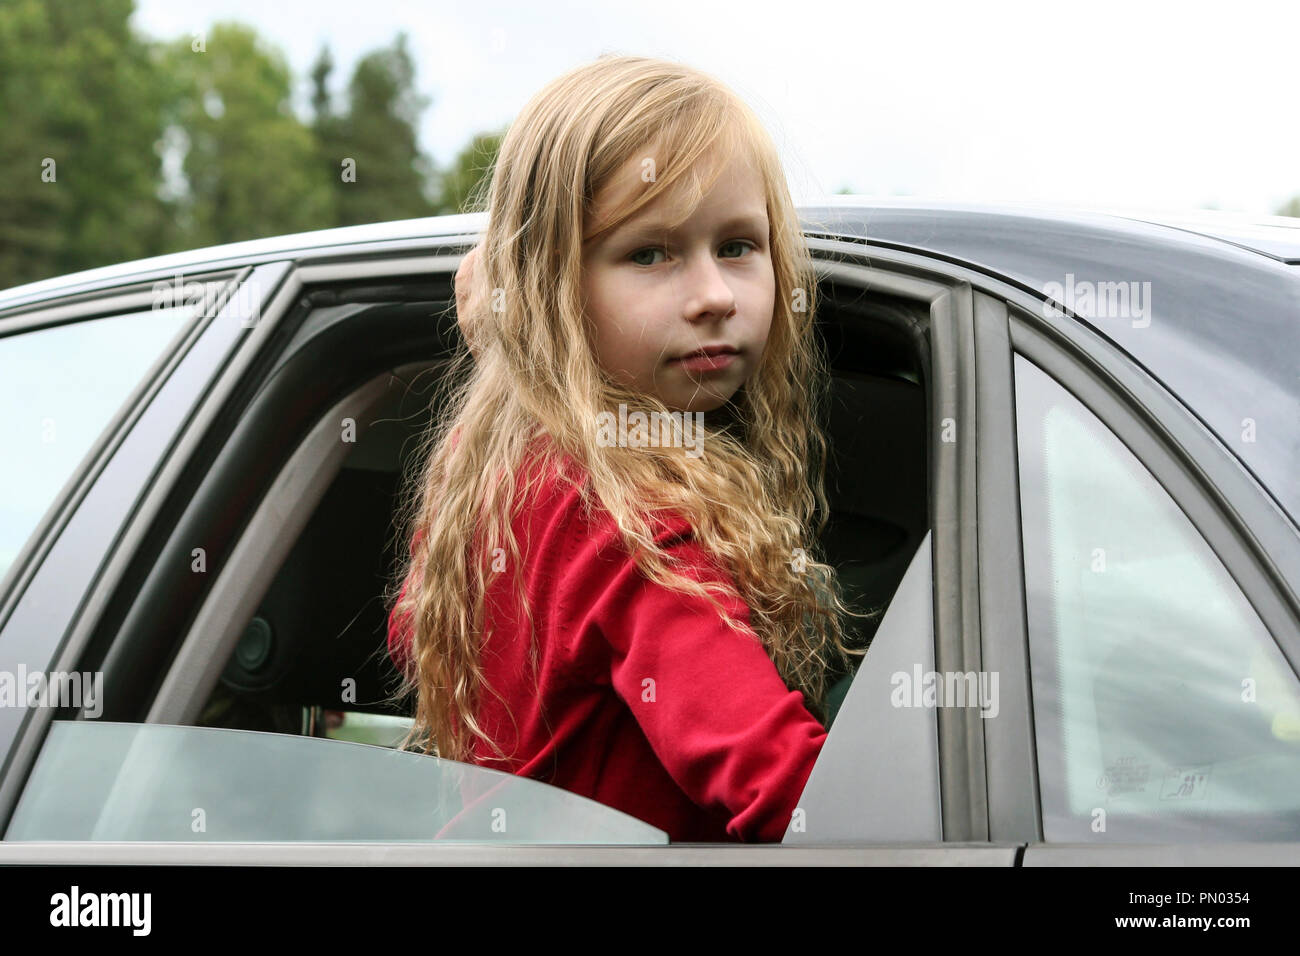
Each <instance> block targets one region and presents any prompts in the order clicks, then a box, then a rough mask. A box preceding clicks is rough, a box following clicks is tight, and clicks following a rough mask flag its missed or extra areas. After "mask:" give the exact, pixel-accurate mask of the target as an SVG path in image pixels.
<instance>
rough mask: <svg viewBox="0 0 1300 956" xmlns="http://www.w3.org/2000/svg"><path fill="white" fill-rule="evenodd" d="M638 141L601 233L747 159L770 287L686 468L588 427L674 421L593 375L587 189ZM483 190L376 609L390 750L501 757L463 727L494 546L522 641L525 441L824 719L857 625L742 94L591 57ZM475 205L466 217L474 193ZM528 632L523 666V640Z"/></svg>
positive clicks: (756, 136)
mask: <svg viewBox="0 0 1300 956" xmlns="http://www.w3.org/2000/svg"><path fill="white" fill-rule="evenodd" d="M651 143H654V144H655V162H656V175H655V176H654V177H652V178H651V181H649V182H647V183H646V188H645V189H644V190H642V191H640V192H639V194H638V195H637V196H636V197H635V198H634V199H633V200H632V201H631V202H629V203H628V204H627V205H626V208H623V209H619V210H615V211H614V213H613V215H612V218H609V219H607V220H605V222H606V223H607V225H606V226H605V228H603V229H601V230H600V234H604V233H605V232H606V230H608V229H614V228H617V227H618V225H619V224H621V223H622V222H624V221H626V220H627V218H628V217H630V216H633V215H635V214H636V212H637V211H638V210H639V209H640V208H641V207H642V206H644V205H646V204H647V203H650V202H653V201H655V200H656V198H658V197H659V196H661V195H663V196H664V197H665V198H664V204H665V205H666V206H667V207H668V208H670V209H671V210H674V211H675V213H676V215H677V216H678V218H677V222H681V221H684V220H685V219H686V218H687V217H688V216H689V214H690V211H691V210H692V209H693V208H694V207H695V206H696V204H697V203H698V202H699V201H700V198H701V197H702V196H703V195H705V194H706V193H707V191H708V189H709V188H710V186H711V185H712V183H713V181H714V179H716V176H717V175H718V171H719V170H720V168H721V167H722V165H723V164H721V163H718V162H708V161H707V160H708V159H709V158H715V159H716V158H717V157H733V156H748V157H750V158H751V160H752V162H753V164H754V166H755V168H756V169H757V170H758V171H759V173H760V175H761V178H762V181H763V184H764V190H765V192H766V196H767V212H768V220H769V223H770V228H771V234H770V244H769V248H770V250H771V260H772V266H773V270H774V273H775V284H776V289H775V305H774V309H773V315H772V323H771V327H770V331H769V334H768V340H767V345H766V349H765V351H764V352H763V355H762V358H761V360H760V363H759V365H758V367H757V368H756V370H755V372H754V374H753V375H752V376H751V378H750V380H749V381H747V382H746V383H745V385H744V387H742V388H741V389H740V390H738V391H737V393H736V394H735V395H734V396H733V397H732V398H731V400H730V402H729V403H728V406H729V407H726V408H724V409H723V410H722V413H721V414H720V415H716V416H712V417H713V425H712V426H706V427H705V430H704V433H703V435H702V436H701V442H702V447H703V448H704V449H705V451H704V454H703V455H702V456H698V457H691V456H688V455H686V454H685V453H684V449H683V448H680V447H676V448H674V447H642V448H637V447H605V446H606V445H608V444H609V442H608V441H605V442H601V441H600V440H598V434H597V429H596V427H595V425H594V424H593V423H595V422H597V421H598V417H597V416H598V415H599V414H600V413H601V412H602V411H606V410H612V409H617V408H618V405H619V403H620V402H623V403H626V404H627V406H628V408H629V410H634V409H636V410H642V411H644V412H646V413H647V415H649V416H653V414H654V413H656V412H657V413H659V414H661V415H667V414H669V413H670V412H672V411H674V409H669V408H667V407H666V406H665V405H664V404H663V402H662V401H661V400H659V399H658V398H657V397H655V396H652V395H647V394H643V393H640V392H639V391H635V390H632V389H631V388H629V387H627V386H624V385H622V384H620V383H619V382H617V381H615V380H614V379H613V378H611V377H610V376H609V375H608V374H607V373H606V372H605V371H603V370H602V368H601V367H600V366H599V364H598V362H597V359H596V355H595V351H594V344H593V343H594V337H593V331H592V327H591V325H590V323H589V321H588V319H587V317H586V316H585V313H584V303H583V298H582V294H581V279H582V271H581V270H582V263H583V249H584V247H585V246H586V244H588V243H590V242H591V241H592V240H593V239H594V238H595V234H593V233H591V232H584V229H585V228H587V227H588V226H589V224H590V222H591V217H592V214H593V209H594V200H595V197H596V196H598V195H600V194H601V193H602V190H603V188H604V186H605V185H606V184H607V183H609V182H610V181H611V179H612V178H613V177H614V176H615V175H616V173H617V172H618V171H619V170H620V169H622V168H623V166H624V164H625V162H626V161H627V160H628V159H629V158H630V157H633V156H639V155H643V153H644V151H645V150H646V148H647V146H648V144H651ZM487 183H488V185H487V198H486V206H487V211H488V213H489V215H488V222H489V224H488V226H487V230H486V234H485V235H484V237H483V240H482V243H481V246H480V252H479V257H478V261H477V263H476V266H475V270H474V275H473V280H474V282H475V284H476V285H477V287H478V294H477V303H478V305H477V307H476V310H475V313H474V314H473V315H466V316H463V317H461V318H462V325H464V326H467V327H468V328H470V329H471V330H472V333H471V338H472V340H473V342H474V345H475V353H476V358H475V357H471V355H470V353H469V352H468V350H458V351H457V353H456V355H454V356H453V357H452V360H451V362H450V363H449V364H448V367H447V369H445V370H444V371H445V374H444V375H443V376H442V378H441V380H440V382H441V384H440V385H439V387H438V394H437V395H436V396H435V397H434V399H433V401H432V410H433V421H432V424H431V426H430V428H429V430H428V432H427V433H426V434H425V435H424V437H423V441H422V444H421V446H420V448H419V450H418V455H419V458H420V460H422V461H423V462H424V467H423V471H422V473H421V474H419V475H418V476H415V477H414V480H412V481H411V483H410V485H409V487H407V488H406V489H405V493H404V495H403V497H402V501H401V505H400V507H399V511H398V533H399V534H400V535H402V538H401V540H404V541H411V542H412V544H411V546H410V547H409V548H408V549H407V551H406V552H404V557H403V561H402V563H401V564H400V566H399V567H398V569H397V572H396V574H395V577H394V580H393V581H392V582H390V586H389V590H388V591H387V592H386V596H387V603H388V604H391V603H392V601H393V600H395V599H396V597H397V593H398V591H399V589H400V585H401V582H402V581H406V582H407V592H406V595H405V597H404V598H403V599H402V600H401V602H400V603H399V605H398V606H397V607H396V608H395V614H396V615H397V616H398V617H406V616H408V615H409V627H410V628H411V631H412V638H411V640H412V645H411V646H412V650H413V653H412V655H411V658H412V666H411V668H410V669H409V670H408V671H407V673H406V674H404V675H403V678H404V680H403V684H402V687H401V691H400V694H401V696H403V697H406V695H408V694H411V693H414V695H415V696H416V708H415V722H414V725H413V726H412V729H411V733H410V734H408V735H407V737H406V739H405V740H404V741H403V742H402V744H401V745H400V746H401V747H402V748H403V749H407V748H409V747H410V746H411V745H412V744H414V743H418V744H419V746H420V747H421V749H423V751H424V752H425V753H435V754H437V755H439V756H442V757H445V758H449V759H453V760H461V761H465V760H468V759H469V754H470V753H471V752H472V750H473V749H474V746H475V745H474V741H473V740H472V739H471V737H474V738H479V739H480V740H482V741H485V742H486V743H487V744H488V746H489V747H490V748H491V749H492V750H493V752H494V753H496V754H498V755H499V756H498V758H486V759H502V760H507V759H509V758H508V757H506V756H505V755H504V754H502V751H501V749H500V747H499V746H498V745H497V743H496V742H495V741H493V740H492V739H491V738H490V737H489V735H488V734H487V733H485V732H484V730H483V728H482V727H481V726H480V724H479V723H478V722H477V721H476V719H475V715H476V713H477V710H478V703H479V701H480V700H481V694H482V692H483V691H484V690H488V691H490V692H492V693H494V694H495V693H496V692H495V691H494V690H492V689H491V688H490V687H488V686H487V684H486V681H485V678H484V672H483V669H482V667H481V663H480V653H481V650H482V647H483V644H484V640H485V630H484V624H485V621H484V607H485V600H484V597H485V593H486V591H487V588H488V586H489V583H490V580H491V578H492V577H493V575H495V574H498V573H501V569H502V565H503V562H502V561H501V560H500V556H501V555H505V554H508V555H509V557H508V559H507V560H506V561H505V562H504V566H505V567H508V568H510V569H511V570H512V573H513V577H514V587H515V593H516V595H517V596H518V598H519V601H520V606H522V607H524V608H525V611H526V613H527V619H528V621H529V627H530V633H531V629H532V626H533V620H532V613H531V609H530V608H528V607H527V603H526V601H524V600H523V590H522V574H521V572H520V569H521V565H522V563H523V560H522V558H521V555H520V552H519V547H518V543H517V542H516V541H515V540H514V537H513V533H512V529H511V513H512V512H513V511H514V510H515V509H516V507H517V504H518V502H519V501H521V500H524V499H525V498H526V496H527V494H528V491H529V489H531V488H532V487H533V481H532V480H531V479H529V480H526V481H525V480H523V479H524V478H525V477H526V476H529V475H535V474H540V472H535V471H533V470H532V469H530V468H527V467H523V465H524V463H525V461H526V459H529V456H530V455H531V454H532V450H535V449H538V448H542V449H544V450H545V453H546V454H547V455H549V456H554V457H553V458H552V459H551V460H554V461H559V462H562V463H564V464H565V465H566V467H564V468H561V469H560V472H559V473H560V474H561V475H562V476H563V477H564V478H565V479H566V480H568V481H570V482H571V483H572V485H573V486H574V487H576V488H578V489H579V490H580V491H581V494H582V501H583V502H584V505H585V507H587V508H588V509H591V510H593V511H594V510H595V509H604V511H605V512H606V513H607V514H608V516H610V517H612V519H613V521H615V522H616V523H617V528H618V531H619V535H620V537H621V539H622V542H623V545H624V547H625V548H626V549H627V554H628V555H629V556H630V557H631V558H632V559H633V560H634V561H635V562H636V564H637V566H638V568H639V569H640V570H641V572H642V573H643V574H645V575H646V576H647V577H648V578H650V579H651V580H654V581H656V582H658V583H659V584H661V585H664V586H666V587H669V588H672V589H674V590H677V591H680V592H683V593H688V594H694V595H697V596H701V597H704V598H705V599H707V600H708V601H709V602H710V603H711V604H712V606H713V607H714V608H715V609H716V610H717V612H718V613H719V615H720V617H721V619H722V621H723V622H724V623H725V624H726V625H727V626H729V627H732V628H733V629H737V630H743V629H744V625H743V623H742V622H739V621H736V620H733V619H731V618H730V617H729V615H728V614H727V613H726V611H725V610H724V609H723V607H722V605H721V604H720V603H719V602H718V601H717V600H716V599H715V596H716V595H720V594H726V595H730V596H732V597H739V599H740V600H742V601H744V603H745V604H746V605H747V606H748V608H749V611H750V628H751V629H752V631H753V634H754V635H755V636H756V637H757V639H758V640H760V641H761V642H762V644H763V647H764V648H765V649H766V651H767V652H768V654H769V656H770V657H771V659H772V661H773V663H774V664H775V666H776V668H777V671H778V672H779V673H780V675H781V677H782V678H783V679H784V680H785V682H786V685H787V686H788V687H790V688H791V689H795V690H799V691H801V692H802V693H803V694H804V698H805V703H806V705H807V706H808V709H809V711H810V712H811V713H813V714H814V716H816V717H818V719H819V720H821V721H822V722H823V723H825V720H826V714H825V698H826V691H827V683H828V682H827V676H828V673H832V672H844V671H846V670H847V669H848V665H849V664H850V663H851V660H852V657H853V656H854V655H861V654H862V653H864V651H863V650H862V649H861V648H854V647H850V646H849V645H848V643H847V642H846V637H845V635H846V633H847V630H846V628H845V621H844V617H845V616H849V615H852V616H864V617H871V616H873V614H874V612H873V614H867V615H860V614H858V612H856V611H855V610H853V609H851V608H849V607H848V606H846V604H845V603H844V602H843V601H842V599H841V597H840V593H839V588H838V586H837V582H836V579H835V572H834V569H833V568H832V567H831V566H830V565H828V564H826V563H824V562H823V561H822V560H820V558H821V550H820V546H819V542H818V538H819V535H820V533H821V531H822V529H823V528H824V527H825V524H826V520H827V511H828V509H827V504H826V496H825V492H824V488H823V485H824V477H825V467H826V453H827V445H826V439H825V436H824V434H823V432H822V429H821V427H820V424H819V419H820V417H821V411H822V409H823V408H824V403H825V401H826V400H827V394H828V386H829V370H828V368H827V366H826V362H825V358H824V356H823V355H822V352H821V350H820V348H819V347H818V344H817V340H816V337H815V333H814V322H815V319H814V316H815V314H816V306H817V296H816V288H817V285H816V277H815V274H814V273H813V271H812V265H811V261H810V260H809V258H808V254H807V248H806V246H805V244H804V242H803V236H802V233H801V232H800V229H799V224H798V220H797V217H796V214H795V210H794V204H793V202H792V200H791V198H790V194H789V190H788V188H787V186H786V180H785V175H784V173H783V170H782V167H781V162H780V159H779V156H778V154H777V152H776V149H775V147H774V145H773V143H772V141H771V138H770V136H769V135H768V133H767V132H766V130H765V129H764V128H763V126H762V124H761V122H760V121H759V120H758V118H757V117H756V116H755V115H754V113H753V112H752V111H751V110H750V108H749V107H748V106H747V105H746V104H745V103H744V101H743V100H741V99H740V98H739V97H738V96H737V95H736V94H735V93H733V92H732V91H731V90H730V89H729V88H727V87H726V86H725V85H724V84H722V83H721V82H720V81H718V80H717V79H715V78H713V77H712V76H709V75H708V74H705V73H702V72H700V71H698V70H695V69H692V68H690V67H687V66H684V65H681V64H678V63H675V62H671V61H665V60H659V59H650V58H646V57H636V56H615V55H605V56H602V57H600V58H599V59H597V60H595V61H594V62H591V63H589V64H587V65H585V66H582V67H580V68H578V69H575V70H573V71H571V72H569V73H567V74H565V75H563V76H561V77H559V78H558V79H556V80H554V81H552V82H551V83H550V84H549V85H547V86H546V87H545V88H544V89H542V90H541V91H540V92H539V93H538V94H537V95H536V96H534V97H533V98H532V99H531V100H530V101H529V102H528V104H527V105H526V106H525V107H524V108H523V110H522V112H521V113H520V114H519V116H518V117H517V118H516V119H515V121H514V122H513V123H512V124H511V125H510V127H509V129H508V130H507V132H506V135H505V137H504V139H503V141H502V143H501V147H500V150H499V153H498V156H497V160H496V163H495V166H494V168H493V170H492V175H491V177H490V179H489V180H487ZM477 198H478V202H477V203H476V205H477V206H478V207H479V208H480V209H481V208H482V206H483V205H484V202H483V197H482V194H481V193H480V195H479V196H478V197H477ZM650 420H651V421H654V420H656V419H654V418H653V417H651V418H650ZM658 420H659V421H667V419H658ZM719 422H721V424H719ZM567 466H573V467H567ZM521 482H522V484H523V485H524V487H523V488H522V489H521V487H520V484H521ZM669 512H671V513H673V514H675V515H676V516H679V517H681V518H684V519H686V520H687V521H688V522H689V523H690V526H691V528H692V531H693V536H694V539H695V540H696V541H697V542H699V544H700V545H701V546H702V547H703V549H704V550H705V552H706V553H708V554H709V555H711V556H712V557H714V558H716V559H717V561H718V563H719V565H720V566H722V567H725V568H728V569H730V570H731V571H732V572H733V574H734V584H735V588H734V589H732V588H731V587H729V586H727V585H723V584H717V583H714V582H713V581H708V582H707V583H703V584H701V583H699V582H697V581H696V580H694V579H692V578H690V577H687V576H685V575H683V574H679V573H677V572H675V571H673V570H672V568H671V566H670V565H671V564H672V562H671V560H669V559H668V558H669V556H667V555H666V554H665V553H664V552H663V551H662V550H661V549H660V548H659V547H658V546H657V544H656V543H655V540H654V537H655V533H656V525H655V524H654V521H655V518H656V515H659V516H661V517H662V516H663V515H664V514H666V513H669ZM814 524H815V526H814ZM421 531H422V532H424V533H423V534H417V532H421ZM417 538H418V541H417ZM498 549H502V550H498ZM490 555H497V556H498V558H497V560H495V561H492V562H489V561H488V560H487V558H488V556H490ZM531 639H532V640H533V642H534V643H533V645H532V651H531V653H532V660H533V661H534V663H535V662H536V644H535V640H536V635H535V634H532V638H531ZM497 696H498V698H499V695H497ZM407 699H409V698H407ZM508 710H509V708H508V707H507V711H508Z"/></svg>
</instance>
